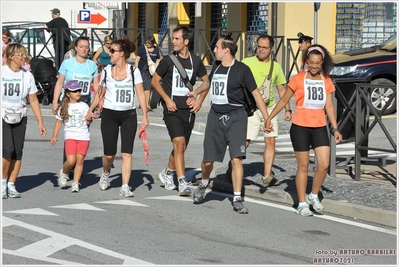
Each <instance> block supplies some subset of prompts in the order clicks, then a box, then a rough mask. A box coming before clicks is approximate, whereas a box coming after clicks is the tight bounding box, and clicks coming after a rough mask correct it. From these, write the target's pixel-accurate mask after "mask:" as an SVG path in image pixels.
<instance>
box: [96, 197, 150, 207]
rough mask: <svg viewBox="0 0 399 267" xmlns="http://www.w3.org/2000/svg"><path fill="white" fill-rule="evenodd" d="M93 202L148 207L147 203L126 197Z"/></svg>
mask: <svg viewBox="0 0 399 267" xmlns="http://www.w3.org/2000/svg"><path fill="white" fill-rule="evenodd" d="M95 203H102V204H111V205H128V206H139V207H149V206H147V205H144V204H141V203H137V202H134V201H131V200H127V199H121V200H108V201H98V202H95Z"/></svg>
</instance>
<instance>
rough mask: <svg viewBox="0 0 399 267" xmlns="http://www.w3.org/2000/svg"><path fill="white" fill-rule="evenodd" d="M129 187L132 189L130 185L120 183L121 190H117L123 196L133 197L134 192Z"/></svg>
mask: <svg viewBox="0 0 399 267" xmlns="http://www.w3.org/2000/svg"><path fill="white" fill-rule="evenodd" d="M130 189H132V188H131V187H130V186H123V185H122V187H121V190H120V191H119V195H121V196H123V197H134V194H133V192H132V191H130Z"/></svg>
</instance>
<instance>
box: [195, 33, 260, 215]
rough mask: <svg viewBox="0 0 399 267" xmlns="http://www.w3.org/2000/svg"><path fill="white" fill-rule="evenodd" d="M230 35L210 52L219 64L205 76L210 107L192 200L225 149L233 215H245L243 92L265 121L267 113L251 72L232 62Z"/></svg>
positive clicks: (200, 195) (233, 51) (233, 46)
mask: <svg viewBox="0 0 399 267" xmlns="http://www.w3.org/2000/svg"><path fill="white" fill-rule="evenodd" d="M231 35H232V33H231V32H229V33H228V34H227V35H226V36H222V37H220V38H219V40H218V41H217V43H216V46H215V48H214V50H213V51H214V53H215V58H216V60H217V61H220V64H219V65H217V64H215V65H214V67H213V69H212V71H211V73H210V75H209V80H210V84H211V86H210V89H209V92H210V94H211V95H210V97H211V101H212V105H211V110H210V112H209V114H208V117H207V122H206V129H205V136H204V144H203V148H204V156H203V159H202V162H201V173H202V179H201V182H200V183H199V185H198V187H197V189H196V190H195V191H194V194H193V200H194V203H197V204H198V203H201V202H202V200H203V199H204V197H205V191H206V188H207V187H208V185H209V178H210V175H211V172H212V170H213V164H214V162H215V161H218V162H223V159H224V156H225V154H226V150H227V148H228V149H229V154H230V161H231V165H232V171H231V173H232V174H231V176H232V183H233V194H234V195H233V202H232V205H233V207H234V210H235V211H236V212H238V213H240V214H247V213H248V209H247V208H246V207H245V206H244V204H243V199H242V198H241V189H242V184H243V179H244V168H243V166H242V160H243V159H244V158H245V157H246V144H245V143H246V137H247V136H246V134H247V123H248V117H247V116H248V115H247V112H246V111H245V108H244V103H245V102H244V101H245V100H244V99H245V97H244V91H243V90H248V94H250V93H252V95H253V96H254V99H255V102H256V105H257V106H258V108H259V110H260V112H261V113H262V117H263V118H264V119H267V117H268V113H267V108H266V105H265V102H264V101H263V98H262V96H261V94H260V92H259V90H258V88H257V85H256V81H255V79H254V77H253V75H252V72H251V69H250V68H249V67H248V66H247V65H245V64H243V63H241V62H239V61H237V60H236V59H235V54H236V52H237V49H238V46H237V44H236V42H234V40H233V38H232V37H231ZM242 83H243V84H244V85H245V88H243V85H242ZM202 92H203V90H202V89H201V88H197V89H195V90H194V91H192V92H189V93H188V96H189V97H190V98H193V99H196V98H197V95H198V94H201V93H202ZM189 102H190V101H189Z"/></svg>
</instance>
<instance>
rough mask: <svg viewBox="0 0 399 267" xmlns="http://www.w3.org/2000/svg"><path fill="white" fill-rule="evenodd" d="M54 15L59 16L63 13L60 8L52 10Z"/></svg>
mask: <svg viewBox="0 0 399 267" xmlns="http://www.w3.org/2000/svg"><path fill="white" fill-rule="evenodd" d="M50 11H51V12H52V13H53V14H54V15H59V14H60V13H61V12H60V10H59V9H58V8H53V9H52V10H50Z"/></svg>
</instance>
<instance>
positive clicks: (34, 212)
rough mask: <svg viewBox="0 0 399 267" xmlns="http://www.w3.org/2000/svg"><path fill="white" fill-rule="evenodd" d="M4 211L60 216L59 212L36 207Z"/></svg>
mask: <svg viewBox="0 0 399 267" xmlns="http://www.w3.org/2000/svg"><path fill="white" fill-rule="evenodd" d="M3 213H17V214H30V215H47V216H60V215H58V214H55V213H52V212H49V211H47V210H44V209H40V208H34V209H25V210H11V211H3Z"/></svg>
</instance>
